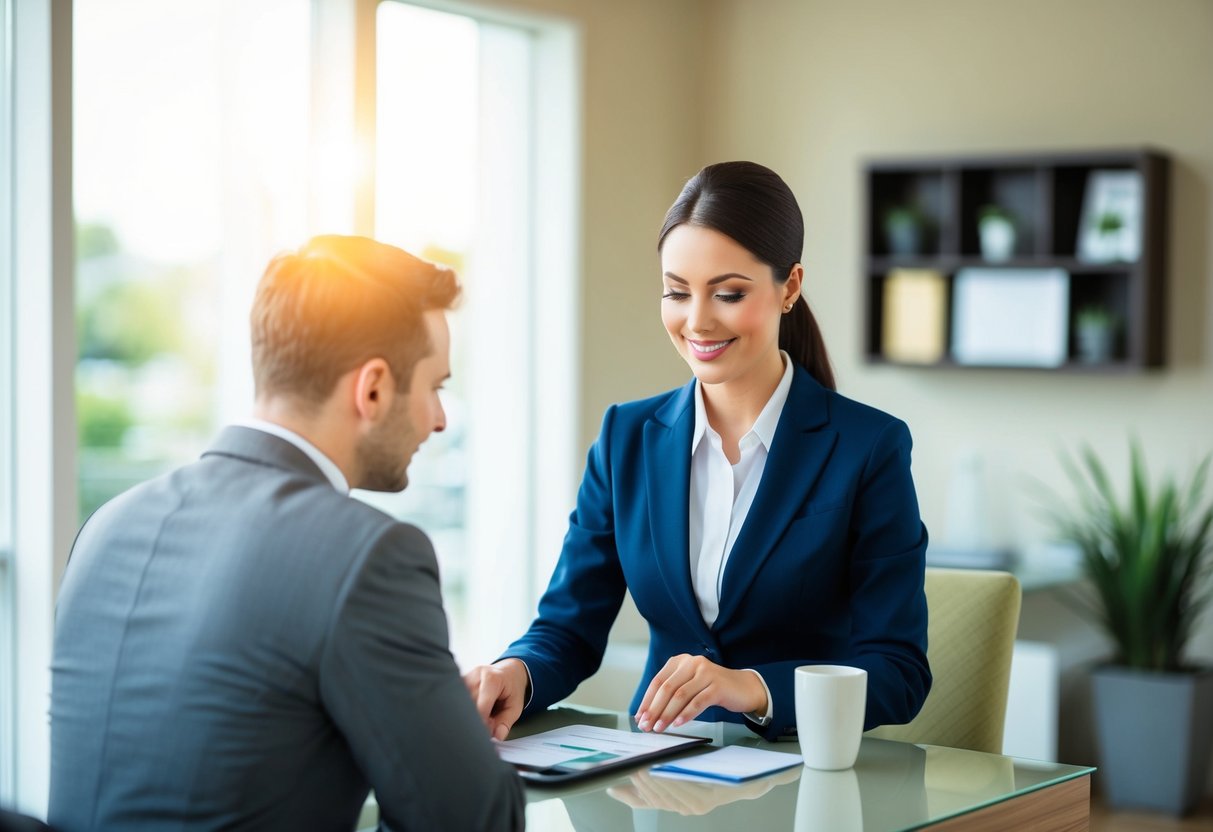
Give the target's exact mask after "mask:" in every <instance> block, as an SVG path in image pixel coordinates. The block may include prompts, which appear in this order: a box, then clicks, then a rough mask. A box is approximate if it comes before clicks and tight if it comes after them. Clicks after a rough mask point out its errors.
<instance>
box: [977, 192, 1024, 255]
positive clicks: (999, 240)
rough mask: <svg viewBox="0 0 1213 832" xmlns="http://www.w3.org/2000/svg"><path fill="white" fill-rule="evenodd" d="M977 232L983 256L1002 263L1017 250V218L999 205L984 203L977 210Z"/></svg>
mask: <svg viewBox="0 0 1213 832" xmlns="http://www.w3.org/2000/svg"><path fill="white" fill-rule="evenodd" d="M977 233H978V237H979V238H980V240H981V256H982V257H983V258H985V259H986V260H989V261H991V262H996V263H1000V262H1003V261H1005V260H1010V259H1011V254H1012V253H1013V252H1014V251H1015V218H1014V217H1013V216H1012V215H1011V213H1010V212H1009V211H1007V210H1006V209H1005V208H1002V207H1001V206H998V205H983V206H981V208H980V209H978V211H977Z"/></svg>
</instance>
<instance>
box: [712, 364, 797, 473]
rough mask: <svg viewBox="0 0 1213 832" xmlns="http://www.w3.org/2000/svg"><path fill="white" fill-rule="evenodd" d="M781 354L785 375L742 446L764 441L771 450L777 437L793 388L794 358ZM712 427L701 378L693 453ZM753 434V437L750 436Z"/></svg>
mask: <svg viewBox="0 0 1213 832" xmlns="http://www.w3.org/2000/svg"><path fill="white" fill-rule="evenodd" d="M779 355H780V356H781V357H782V358H783V376H782V377H781V378H780V379H779V384H777V385H776V386H775V392H774V393H772V394H771V398H769V399H767V403H766V405H764V406H763V408H762V412H761V413H759V414H758V418H757V419H755V420H754V425H753V426H752V427H751V428H750V430H749V431H748V432H747V433H746V435H745V436H743V437H741V441H740V442H738V444H739V445H740V446H741V447H743V448H744V447H747V446H748V445H749V444H751V443H752V442H754V441H758V442H761V443H762V446H763V447H764V448H766V449H767V451H768V452H769V451H770V450H771V442H772V441H774V439H775V429H776V428H777V427H779V417H780V415H782V413H783V406H784V404H785V403H787V400H788V391H789V390H791V389H792V375H793V369H792V359H791V357H790V356H789V355H788V354H787V353H786V352H784V351H783V350H780V351H779ZM710 428H711V426H710V425H709V424H708V411H707V408H706V407H705V406H704V403H703V389H702V387H701V385H700V384H699V380H698V379H696V380H695V430H694V433H692V434H691V453H692V454H694V453H695V449H696V448H698V447H699V440H700V439H702V438H703V436H704V434H706V433H707V431H708V430H709V429H710ZM751 436H753V437H754V438H753V439H750V437H751Z"/></svg>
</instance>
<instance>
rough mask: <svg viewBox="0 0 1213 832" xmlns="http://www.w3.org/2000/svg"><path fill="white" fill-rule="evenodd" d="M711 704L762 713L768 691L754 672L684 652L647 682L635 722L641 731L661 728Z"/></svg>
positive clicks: (764, 709)
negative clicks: (734, 668)
mask: <svg viewBox="0 0 1213 832" xmlns="http://www.w3.org/2000/svg"><path fill="white" fill-rule="evenodd" d="M713 705H719V706H720V707H722V708H725V709H727V710H730V711H737V712H738V713H754V712H759V713H765V712H766V709H767V692H766V689H765V688H764V687H763V684H762V680H761V679H759V678H758V674H757V673H754V672H752V671H749V670H729V669H728V668H727V667H721V666H720V665H718V664H713V663H712V662H710V661H708V660H707V659H705V658H704V657H703V656H691V655H687V654H686V653H683V654H682V655H679V656H674V657H673V658H671V659H670V660H669V661H668V662H666V663H665V667H663V668H661V671H660V672H659V673H658V674H657V675H656V676H654V677H653V681H652V682H650V683H649V689H648V690H647V691H645V693H644V699H643V700H641V702H640V709H639V710H638V711H637V712H636V724H637V725H639V726H640V730H641V731H664V730H665V729H666V728H670V727H677V726H679V725H682V724H683V723H684V722H689V721H690V720H692V719H694V718H695V717H697V716H699V715H700V714H701V713H703V712H704V711H705V710H707V709H708V708H710V707H712V706H713Z"/></svg>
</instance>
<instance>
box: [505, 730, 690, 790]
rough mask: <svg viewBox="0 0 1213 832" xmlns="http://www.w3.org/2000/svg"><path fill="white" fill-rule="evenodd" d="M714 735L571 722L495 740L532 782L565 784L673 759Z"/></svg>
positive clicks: (520, 771)
mask: <svg viewBox="0 0 1213 832" xmlns="http://www.w3.org/2000/svg"><path fill="white" fill-rule="evenodd" d="M709 742H711V739H710V738H709V737H692V736H684V735H681V734H666V733H663V734H656V733H642V732H639V731H623V730H619V729H616V728H600V727H598V726H595V725H568V726H565V727H563V728H556V729H553V730H551V731H544V732H542V733H539V734H532V735H531V736H529V737H522V738H520V739H516V740H505V741H495V743H494V744H495V745H496V747H497V753H498V754H499V755H500V756H501V758H502V759H503V760H505V761H506V762H508V763H511V764H512V765H513V766H514V768H515V769H516V770H517V771H518V775H519V776H520V777H521V778H522V779H523V780H525V781H526V782H528V783H534V784H539V785H548V784H563V783H571V782H575V781H577V780H582V779H585V778H587V777H597V776H598V775H599V774H602V773H604V772H608V771H614V770H616V769H620V768H625V767H629V766H634V765H637V764H639V763H644V762H648V761H649V760H654V759H658V758H662V757H669V756H671V755H673V754H678V753H681V752H683V751H686V750H688V749H691V748H695V747H697V746H700V745H704V744H706V743H709Z"/></svg>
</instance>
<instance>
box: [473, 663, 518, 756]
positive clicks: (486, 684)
mask: <svg viewBox="0 0 1213 832" xmlns="http://www.w3.org/2000/svg"><path fill="white" fill-rule="evenodd" d="M528 679H529V676H528V674H527V670H526V665H524V664H523V663H522V661H521V660H519V659H504V660H502V661H499V662H497V663H496V664H483V665H480V666H479V667H474V668H472V669H471V670H469V671H468V672H467V673H465V674H464V676H463V683H464V684H465V685H467V687H468V692H469V693H470V694H471V695H472V701H473V702H475V703H476V710H477V711H479V712H480V718H481V719H483V720H484V724H485V726H486V727H487V728H488V729H489V734H490V735H492V737H493V738H494V739H498V740H503V739H505V738H506V736H507V735H509V733H510V729H511V728H512V727H514V723H515V722H517V721H518V717H519V716H521V715H522V708H523V706H525V705H526V694H527V683H528Z"/></svg>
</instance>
